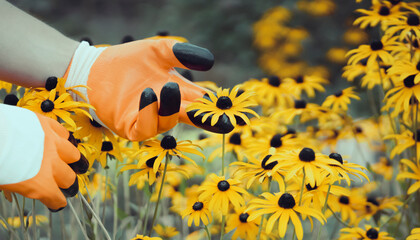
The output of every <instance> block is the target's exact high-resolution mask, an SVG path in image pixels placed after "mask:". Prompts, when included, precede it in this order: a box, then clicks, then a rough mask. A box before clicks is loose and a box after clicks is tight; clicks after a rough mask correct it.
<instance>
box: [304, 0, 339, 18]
mask: <svg viewBox="0 0 420 240" xmlns="http://www.w3.org/2000/svg"><path fill="white" fill-rule="evenodd" d="M297 6H298V8H299V9H300V10H302V11H304V12H306V13H307V14H310V15H313V16H328V15H331V14H333V13H334V10H335V8H336V5H335V2H334V1H331V0H300V1H298V3H297Z"/></svg>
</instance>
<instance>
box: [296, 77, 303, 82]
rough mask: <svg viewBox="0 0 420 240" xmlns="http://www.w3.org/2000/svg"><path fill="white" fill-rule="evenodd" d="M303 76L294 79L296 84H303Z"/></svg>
mask: <svg viewBox="0 0 420 240" xmlns="http://www.w3.org/2000/svg"><path fill="white" fill-rule="evenodd" d="M303 80H304V79H303V76H298V77H297V78H296V82H297V83H303Z"/></svg>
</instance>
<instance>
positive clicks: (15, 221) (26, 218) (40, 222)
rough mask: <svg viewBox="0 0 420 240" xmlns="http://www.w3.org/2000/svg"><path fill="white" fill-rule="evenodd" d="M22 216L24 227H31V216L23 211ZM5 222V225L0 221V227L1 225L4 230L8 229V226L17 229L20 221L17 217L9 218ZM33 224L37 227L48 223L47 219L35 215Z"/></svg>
mask: <svg viewBox="0 0 420 240" xmlns="http://www.w3.org/2000/svg"><path fill="white" fill-rule="evenodd" d="M23 215H24V216H23V223H24V225H25V227H31V226H32V225H33V223H34V218H33V216H32V214H31V215H29V216H28V212H26V211H25V212H24V213H23ZM5 220H6V221H7V224H6V223H5V222H4V221H3V220H0V225H2V226H3V227H4V228H5V229H8V228H7V225H9V226H10V227H12V228H19V227H20V225H21V219H20V217H19V216H17V217H9V218H7V219H5ZM35 222H36V225H37V226H41V225H43V224H46V223H48V218H47V217H46V216H44V215H36V216H35Z"/></svg>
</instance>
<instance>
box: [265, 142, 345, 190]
mask: <svg viewBox="0 0 420 240" xmlns="http://www.w3.org/2000/svg"><path fill="white" fill-rule="evenodd" d="M271 161H272V160H271ZM271 161H270V160H269V161H268V162H267V163H268V164H270V163H271ZM278 162H279V163H278V164H277V165H276V166H274V168H273V171H277V170H279V169H280V168H281V169H284V170H286V175H285V179H286V181H288V180H289V179H291V178H292V177H294V176H296V175H302V174H305V179H306V181H307V182H309V184H310V185H311V186H315V183H316V182H321V181H322V178H323V177H324V175H323V174H322V172H323V171H326V172H328V173H330V174H331V175H333V174H334V171H333V169H332V167H331V165H333V164H337V162H336V160H334V159H330V158H328V157H327V156H325V155H324V154H322V153H315V151H314V150H313V149H311V148H302V149H296V150H292V151H288V152H284V153H282V154H281V155H280V158H279V161H278Z"/></svg>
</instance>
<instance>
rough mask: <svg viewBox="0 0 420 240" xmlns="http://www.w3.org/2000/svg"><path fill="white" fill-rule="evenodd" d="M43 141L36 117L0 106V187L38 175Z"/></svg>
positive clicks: (29, 112)
mask: <svg viewBox="0 0 420 240" xmlns="http://www.w3.org/2000/svg"><path fill="white" fill-rule="evenodd" d="M44 138H45V134H44V130H43V129H42V126H41V123H40V122H39V119H38V117H37V116H36V115H35V113H33V112H31V111H29V110H27V109H24V108H19V107H14V106H9V105H6V104H0V185H3V184H12V183H18V182H22V181H25V180H28V179H31V178H33V177H34V176H35V175H36V174H37V173H38V172H39V169H40V168H41V163H42V159H43V155H44Z"/></svg>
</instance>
